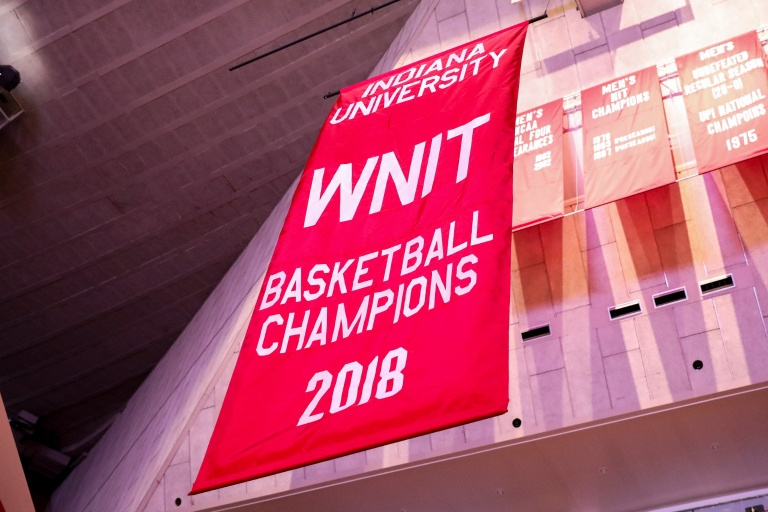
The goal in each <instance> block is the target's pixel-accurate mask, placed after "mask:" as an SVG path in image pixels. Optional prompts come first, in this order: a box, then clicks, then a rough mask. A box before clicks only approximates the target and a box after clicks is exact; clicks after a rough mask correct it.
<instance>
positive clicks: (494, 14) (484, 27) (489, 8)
mask: <svg viewBox="0 0 768 512" xmlns="http://www.w3.org/2000/svg"><path fill="white" fill-rule="evenodd" d="M466 11H467V22H468V23H469V37H470V38H471V39H478V38H480V37H483V36H487V35H488V34H492V33H494V32H497V31H498V30H501V25H500V23H499V12H498V10H497V9H496V0H477V1H475V2H467V3H466Z"/></svg>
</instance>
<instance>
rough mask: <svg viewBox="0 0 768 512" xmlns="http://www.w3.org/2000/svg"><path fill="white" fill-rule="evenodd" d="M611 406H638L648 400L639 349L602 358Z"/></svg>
mask: <svg viewBox="0 0 768 512" xmlns="http://www.w3.org/2000/svg"><path fill="white" fill-rule="evenodd" d="M603 364H604V366H605V376H606V381H607V384H608V391H609V393H610V397H611V404H612V405H613V407H632V406H634V407H639V406H640V404H641V403H642V402H643V401H647V400H650V398H651V395H650V393H649V392H648V380H647V379H646V377H645V368H644V367H643V356H642V355H641V354H640V350H629V351H627V352H621V353H619V354H614V355H612V356H608V357H606V358H604V359H603Z"/></svg>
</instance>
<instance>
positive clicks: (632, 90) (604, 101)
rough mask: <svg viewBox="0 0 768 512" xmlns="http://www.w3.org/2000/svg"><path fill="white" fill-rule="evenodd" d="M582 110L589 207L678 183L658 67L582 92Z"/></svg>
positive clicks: (585, 181)
mask: <svg viewBox="0 0 768 512" xmlns="http://www.w3.org/2000/svg"><path fill="white" fill-rule="evenodd" d="M581 109H582V123H583V124H582V126H583V130H584V196H585V198H584V201H585V207H586V208H594V207H595V206H600V205H601V204H605V203H610V202H611V201H616V200H618V199H621V198H623V197H627V196H631V195H633V194H638V193H640V192H644V191H646V190H650V189H653V188H656V187H660V186H662V185H666V184H668V183H672V182H673V181H675V167H674V163H673V162H672V150H671V149H670V146H669V136H668V135H667V122H666V117H665V116H664V104H663V103H662V98H661V88H660V86H659V78H658V74H657V71H656V67H655V66H654V67H650V68H647V69H644V70H642V71H638V72H636V73H633V74H631V75H627V76H624V77H621V78H619V79H618V80H614V81H612V82H607V83H604V84H601V85H598V86H596V87H591V88H589V89H586V90H584V91H582V92H581Z"/></svg>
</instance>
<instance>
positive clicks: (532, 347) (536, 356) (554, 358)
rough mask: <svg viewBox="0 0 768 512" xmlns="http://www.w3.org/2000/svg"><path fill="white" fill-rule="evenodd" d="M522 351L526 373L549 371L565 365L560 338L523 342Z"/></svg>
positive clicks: (533, 373)
mask: <svg viewBox="0 0 768 512" xmlns="http://www.w3.org/2000/svg"><path fill="white" fill-rule="evenodd" d="M523 352H524V353H525V365H526V367H527V368H528V375H537V374H539V373H545V372H551V371H552V370H557V369H559V368H563V367H564V366H565V361H564V360H563V350H562V348H561V346H560V338H553V339H545V340H535V341H529V342H528V343H525V346H524V348H523Z"/></svg>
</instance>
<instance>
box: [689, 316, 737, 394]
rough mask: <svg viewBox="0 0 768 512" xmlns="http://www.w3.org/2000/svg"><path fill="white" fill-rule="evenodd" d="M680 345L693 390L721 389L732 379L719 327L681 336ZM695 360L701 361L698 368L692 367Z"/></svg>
mask: <svg viewBox="0 0 768 512" xmlns="http://www.w3.org/2000/svg"><path fill="white" fill-rule="evenodd" d="M680 346H681V347H682V349H683V358H684V359H685V369H686V371H687V372H688V379H689V380H690V381H691V387H692V388H693V389H694V390H703V391H709V392H711V391H712V390H714V389H722V388H723V387H724V384H727V383H728V382H730V381H731V380H732V379H733V374H732V373H731V368H730V365H729V364H728V357H727V355H726V353H725V346H724V345H723V338H722V336H721V335H720V330H719V329H718V330H715V331H707V332H703V333H700V334H694V335H693V336H688V337H685V338H681V339H680ZM695 361H701V362H702V363H703V365H704V366H703V367H702V368H701V369H700V370H696V369H694V368H693V363H694V362H695Z"/></svg>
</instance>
